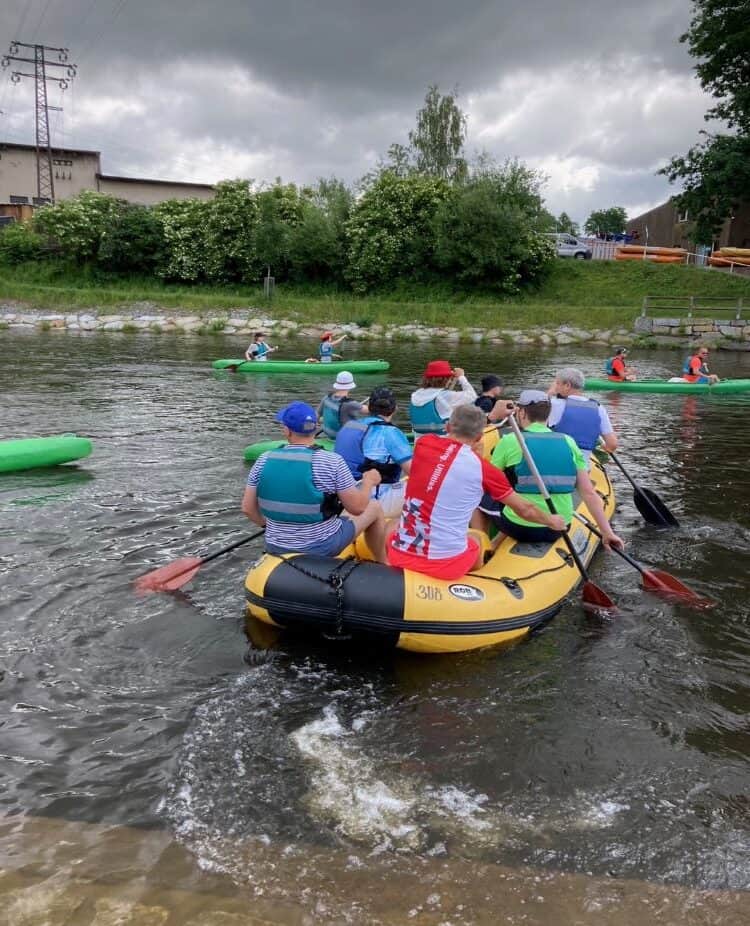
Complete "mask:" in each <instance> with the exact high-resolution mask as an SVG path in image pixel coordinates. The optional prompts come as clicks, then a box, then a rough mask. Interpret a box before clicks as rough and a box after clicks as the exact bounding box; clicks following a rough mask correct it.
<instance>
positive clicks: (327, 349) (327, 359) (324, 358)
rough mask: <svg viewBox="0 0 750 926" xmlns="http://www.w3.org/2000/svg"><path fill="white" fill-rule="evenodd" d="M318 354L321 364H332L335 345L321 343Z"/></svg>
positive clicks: (325, 342) (326, 342)
mask: <svg viewBox="0 0 750 926" xmlns="http://www.w3.org/2000/svg"><path fill="white" fill-rule="evenodd" d="M318 354H319V355H320V362H321V363H331V361H332V360H333V344H331V342H330V341H321V343H320V347H319V348H318Z"/></svg>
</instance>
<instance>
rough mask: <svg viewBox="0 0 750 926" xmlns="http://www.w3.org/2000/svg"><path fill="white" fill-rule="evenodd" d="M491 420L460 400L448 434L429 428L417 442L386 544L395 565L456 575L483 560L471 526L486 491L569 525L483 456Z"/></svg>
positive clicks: (557, 526)
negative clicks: (516, 487)
mask: <svg viewBox="0 0 750 926" xmlns="http://www.w3.org/2000/svg"><path fill="white" fill-rule="evenodd" d="M486 424H487V419H486V415H485V414H484V412H483V411H482V409H481V408H477V406H476V405H460V406H459V407H458V408H456V409H454V410H453V413H452V414H451V417H450V420H449V421H448V424H447V431H448V436H447V437H441V436H439V435H437V434H425V435H423V436H422V437H420V439H419V440H418V441H417V442H416V443H415V445H414V456H413V458H412V463H411V469H410V471H409V480H408V482H407V484H406V491H405V497H404V507H403V508H402V510H401V519H400V521H399V524H398V527H397V528H396V530H395V531H394V532H393V533H392V534H391V536H390V537H389V539H388V544H387V553H388V562H389V563H390V564H391V566H397V567H399V568H401V569H410V570H412V571H414V572H421V573H424V574H425V575H429V576H434V577H435V578H436V579H446V580H448V581H452V580H454V579H458V578H460V577H461V576H463V575H465V574H466V573H467V572H469V571H470V570H471V569H473V568H475V566H477V565H481V564H480V563H479V562H478V559H479V545H478V544H477V542H476V540H474V538H473V537H470V536H469V535H468V534H467V531H468V526H469V520H470V518H471V515H472V513H473V512H474V509H475V508H476V507H477V505H478V504H479V502H480V501H481V498H482V494H483V493H484V492H488V493H489V494H490V495H491V496H492V497H493V498H495V499H497V500H498V501H502V502H503V503H504V504H505V505H508V506H509V507H510V508H511V509H512V510H513V511H515V512H516V513H517V514H518V515H520V516H521V517H522V518H524V519H526V520H529V521H534V522H535V523H537V524H543V525H545V526H546V527H549V528H551V529H552V530H554V531H563V530H565V521H564V520H563V519H562V518H560V517H558V516H557V515H552V514H549V513H548V512H544V511H542V510H541V509H540V508H539V507H537V506H536V505H534V504H532V503H531V502H529V501H527V500H526V499H525V498H523V497H522V496H521V495H519V494H518V493H516V492H514V491H513V489H512V488H511V485H510V483H509V482H508V480H507V478H506V477H505V474H504V473H503V472H502V471H501V470H499V469H497V467H495V466H492V464H491V463H489V462H488V461H487V460H483V459H482V458H481V456H480V455H479V453H480V452H481V444H482V437H483V434H484V429H485V427H486Z"/></svg>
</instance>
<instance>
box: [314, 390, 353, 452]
mask: <svg viewBox="0 0 750 926" xmlns="http://www.w3.org/2000/svg"><path fill="white" fill-rule="evenodd" d="M347 403H349V404H351V405H354V406H355V407H356V408H357V412H358V413H359V410H360V408H361V406H360V403H359V402H358V401H357V400H356V399H350V398H349V397H348V396H335V395H334V394H333V393H332V392H329V393H328V395H327V396H325V398H324V399H323V401H322V402H321V405H322V407H323V416H322V418H323V420H322V421H321V427H322V429H323V433H324V434H325V436H326V437H330V438H331V440H335V438H336V435H337V434H338V433H339V431H340V430H341V425H342V421H341V413H342V411H343V409H344V406H345V405H346V404H347Z"/></svg>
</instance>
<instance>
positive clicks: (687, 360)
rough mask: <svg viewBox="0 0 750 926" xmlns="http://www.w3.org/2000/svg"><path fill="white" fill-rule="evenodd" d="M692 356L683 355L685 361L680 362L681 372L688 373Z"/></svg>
mask: <svg viewBox="0 0 750 926" xmlns="http://www.w3.org/2000/svg"><path fill="white" fill-rule="evenodd" d="M692 359H693V358H692V357H685V362H684V363H683V364H682V372H683V373H687V374H688V375H690V361H691V360H692Z"/></svg>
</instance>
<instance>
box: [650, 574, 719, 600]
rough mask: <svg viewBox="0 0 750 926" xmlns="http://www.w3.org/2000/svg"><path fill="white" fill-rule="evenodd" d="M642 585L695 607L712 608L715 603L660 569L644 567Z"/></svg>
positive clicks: (651, 590)
mask: <svg viewBox="0 0 750 926" xmlns="http://www.w3.org/2000/svg"><path fill="white" fill-rule="evenodd" d="M643 587H644V588H645V589H648V590H649V591H650V592H657V593H658V594H660V595H664V596H665V597H667V598H674V599H678V600H680V601H685V602H687V603H689V604H692V605H694V606H695V607H696V608H713V607H714V605H715V604H716V602H715V601H713V600H712V599H711V598H704V597H703V596H702V595H699V594H698V593H697V592H694V591H693V590H692V588H688V586H687V585H685V584H684V583H682V582H680V580H679V579H675V577H674V576H671V575H670V574H669V573H668V572H662V570H661V569H644V571H643Z"/></svg>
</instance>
